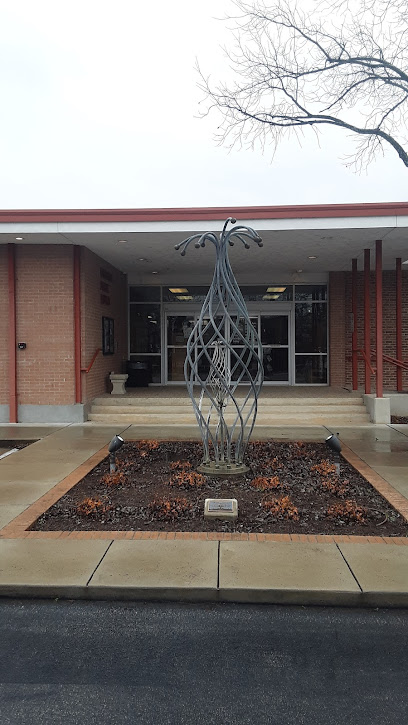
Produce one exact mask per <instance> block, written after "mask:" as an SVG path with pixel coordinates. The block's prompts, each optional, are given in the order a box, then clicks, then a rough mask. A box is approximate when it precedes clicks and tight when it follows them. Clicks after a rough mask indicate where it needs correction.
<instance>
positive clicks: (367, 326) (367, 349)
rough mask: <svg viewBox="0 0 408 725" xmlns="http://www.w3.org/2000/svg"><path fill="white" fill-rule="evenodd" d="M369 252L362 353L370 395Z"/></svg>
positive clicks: (366, 250)
mask: <svg viewBox="0 0 408 725" xmlns="http://www.w3.org/2000/svg"><path fill="white" fill-rule="evenodd" d="M370 348H371V345H370V250H369V249H365V250H364V352H365V355H366V360H365V382H364V384H365V392H366V393H371V377H370V368H369V361H370Z"/></svg>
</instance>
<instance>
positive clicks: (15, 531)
mask: <svg viewBox="0 0 408 725" xmlns="http://www.w3.org/2000/svg"><path fill="white" fill-rule="evenodd" d="M107 455H108V446H107V445H106V446H103V448H101V449H100V450H99V451H97V452H96V453H94V455H93V456H91V457H90V458H88V459H87V460H86V461H85V462H84V463H82V464H81V465H80V466H78V468H76V469H75V471H73V472H72V473H70V474H69V475H68V476H66V477H65V478H64V479H63V480H62V481H60V482H59V483H57V484H56V485H55V486H53V488H52V489H51V490H50V491H48V492H47V493H45V494H44V495H43V496H41V497H40V498H39V499H38V500H37V501H35V503H33V504H31V506H29V507H28V508H27V509H26V510H25V511H23V512H22V513H21V514H19V516H17V517H16V518H15V519H13V521H11V522H10V523H9V524H6V526H5V527H4V528H3V529H1V530H0V538H1V539H71V540H72V539H109V540H110V541H115V540H117V539H126V540H133V541H134V540H140V539H160V540H166V541H168V540H174V539H199V540H203V541H281V542H298V543H313V544H316V543H323V544H330V543H335V544H344V543H348V544H394V545H397V546H408V537H402V536H347V535H342V534H338V535H337V534H333V535H329V534H241V533H233V532H231V533H221V532H218V531H194V532H190V531H177V532H174V531H27V528H28V527H29V526H31V525H32V524H33V523H34V521H35V520H36V519H37V518H38V517H39V516H40V515H41V514H42V513H44V512H45V511H46V510H47V509H49V508H50V506H52V505H53V504H54V503H56V502H57V501H58V500H59V499H60V498H61V497H62V496H64V495H65V494H66V493H67V492H68V491H69V490H70V489H71V488H73V486H75V485H76V484H77V483H79V481H80V480H81V479H82V478H84V476H86V475H87V473H89V472H90V471H91V470H92V469H93V468H95V466H97V465H98V463H100V462H101V461H103V459H104V458H106V456H107ZM342 456H343V458H344V459H345V460H346V461H348V463H350V464H351V465H352V466H353V467H354V468H355V469H356V470H357V471H358V473H360V474H361V475H362V476H363V478H365V479H366V481H368V483H370V484H371V485H372V486H373V488H375V489H376V491H378V493H380V494H381V496H383V497H384V498H385V499H386V500H387V501H388V503H390V504H391V505H392V506H394V508H395V509H396V510H397V511H398V512H399V513H400V514H401V516H403V517H404V518H405V519H406V520H408V499H406V498H405V496H402V494H400V493H398V491H396V490H395V488H394V487H393V486H392V485H391V484H390V483H388V482H387V481H386V480H385V479H384V478H382V477H381V476H380V475H379V474H378V473H376V472H375V471H374V470H373V469H372V468H370V466H369V465H368V464H367V463H365V462H364V461H363V460H362V459H361V458H360V457H359V456H358V455H357V454H356V453H354V451H352V450H351V449H350V448H349V447H348V446H346V445H344V444H343V446H342Z"/></svg>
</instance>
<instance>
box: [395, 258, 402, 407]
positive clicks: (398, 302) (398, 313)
mask: <svg viewBox="0 0 408 725" xmlns="http://www.w3.org/2000/svg"><path fill="white" fill-rule="evenodd" d="M401 263H402V261H401V257H398V258H397V259H396V260H395V277H396V280H395V282H396V284H395V287H396V296H395V307H396V309H395V330H396V345H395V347H396V353H395V357H396V358H397V360H402V267H401ZM397 390H398V392H399V393H400V392H402V368H397Z"/></svg>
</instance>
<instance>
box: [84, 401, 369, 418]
mask: <svg viewBox="0 0 408 725" xmlns="http://www.w3.org/2000/svg"><path fill="white" fill-rule="evenodd" d="M248 407H249V406H248ZM201 410H202V413H203V415H206V414H207V412H208V411H209V406H205V407H203V408H202V409H201ZM91 412H92V413H97V414H100V415H118V414H119V415H122V414H125V415H140V416H145V415H156V416H159V415H160V416H170V418H174V416H175V415H177V416H185V415H189V414H190V413H191V414H192V415H193V414H194V411H193V406H192V405H191V403H190V404H189V405H188V406H181V405H172V406H171V407H169V406H164V405H163V406H158V405H157V406H154V407H148V406H140V408H139V407H138V408H129V406H126V405H117V406H114V407H113V406H110V405H93V406H92V411H91ZM233 413H234V407H233V406H228V407H227V409H226V414H225V415H226V417H230V416H231V415H233ZM297 414H299V415H302V416H304V415H336V414H339V415H360V414H366V409H365V408H364V406H363V405H361V406H358V407H357V406H345V405H343V406H341V407H340V406H339V407H333V406H323V405H322V406H317V405H311V406H309V407H307V408H306V407H305V406H301V407H299V408H296V409H295V408H294V407H293V406H292V407H291V408H286V407H285V406H271V407H265V406H264V407H260V408H258V415H260V416H266V415H268V416H271V415H272V416H274V417H275V416H280V417H282V416H286V415H297Z"/></svg>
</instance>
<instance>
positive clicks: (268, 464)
mask: <svg viewBox="0 0 408 725" xmlns="http://www.w3.org/2000/svg"><path fill="white" fill-rule="evenodd" d="M201 457H202V446H201V444H200V443H194V442H185V441H176V442H174V441H173V442H160V443H158V442H157V441H139V442H138V443H133V442H127V443H126V444H125V445H124V446H123V448H122V449H121V450H120V451H119V452H118V454H117V461H118V471H117V473H115V474H113V476H112V475H110V474H109V463H108V459H105V460H104V461H102V463H100V464H99V465H98V466H96V468H94V469H93V470H92V471H91V472H90V473H89V474H88V475H87V476H85V478H83V479H82V481H80V482H79V483H78V484H77V485H76V486H74V487H73V488H72V489H71V490H70V491H69V492H68V493H67V494H66V495H65V496H63V497H62V498H61V499H60V500H59V501H57V503H56V504H54V505H53V506H52V507H51V508H50V509H48V511H46V512H45V513H44V514H42V515H41V516H40V517H39V518H38V519H37V521H36V522H35V523H34V524H33V525H32V526H31V530H33V531H61V530H62V531H74V530H80V531H89V530H94V531H117V530H122V531H124V530H127V531H152V530H153V531H219V532H248V533H286V534H287V533H289V534H291V533H299V534H347V535H350V534H357V535H377V536H406V535H408V525H407V522H406V520H405V519H404V518H403V517H402V516H401V515H400V514H399V513H398V512H397V511H396V510H395V509H394V508H393V507H392V506H391V505H390V504H389V503H388V502H387V501H386V500H385V499H384V498H383V497H382V496H381V495H380V494H379V493H378V492H377V491H376V490H375V489H374V488H373V487H372V486H371V485H370V484H369V483H368V482H367V481H366V479H365V478H363V477H362V476H361V475H360V474H359V473H358V472H357V471H356V470H355V469H354V468H353V467H352V466H351V465H350V464H349V463H348V462H347V461H345V460H344V459H342V458H340V459H339V457H338V456H337V454H336V453H334V452H332V451H330V450H329V449H328V448H327V447H326V446H325V445H324V444H322V443H303V442H297V443H286V442H285V443H283V442H281V441H279V442H278V441H268V442H258V443H257V442H255V443H251V444H250V445H249V448H248V453H247V457H246V463H247V464H248V465H249V466H250V472H249V473H248V474H245V475H243V476H236V477H229V478H223V479H220V478H210V477H206V476H199V475H198V477H197V473H196V468H197V466H198V465H199V463H200V461H201ZM339 460H340V475H338V473H337V472H336V470H335V464H336V463H338V462H339ZM314 466H317V468H315V469H314V468H313V467H314ZM205 498H236V499H237V500H238V519H237V520H236V521H235V522H232V521H229V522H228V521H222V520H221V519H213V520H208V519H204V518H203V509H204V499H205ZM268 502H269V503H268Z"/></svg>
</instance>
